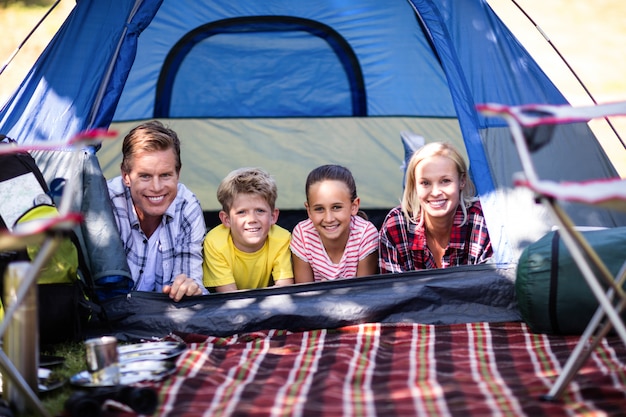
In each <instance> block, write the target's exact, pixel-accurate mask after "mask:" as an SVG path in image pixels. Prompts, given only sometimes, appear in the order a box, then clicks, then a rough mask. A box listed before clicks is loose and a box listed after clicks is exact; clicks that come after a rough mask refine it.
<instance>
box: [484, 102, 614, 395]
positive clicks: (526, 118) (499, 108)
mask: <svg viewBox="0 0 626 417" xmlns="http://www.w3.org/2000/svg"><path fill="white" fill-rule="evenodd" d="M478 110H479V111H480V112H481V113H483V114H485V115H487V116H494V117H502V118H504V119H505V120H506V122H507V124H508V126H509V129H510V131H511V134H512V137H513V141H514V143H515V147H516V149H517V152H518V154H519V157H520V161H521V164H522V169H523V173H522V174H521V175H520V174H516V175H515V177H514V184H515V185H516V186H523V187H527V188H528V189H530V190H531V191H533V193H534V194H535V198H536V200H537V201H538V202H540V203H541V204H543V205H544V207H546V208H547V210H548V212H550V213H551V214H552V217H553V218H554V220H555V223H556V225H557V226H558V228H559V232H560V233H561V236H562V239H563V242H564V243H565V245H566V247H567V248H568V250H569V251H570V254H571V256H572V258H573V259H574V261H575V262H576V265H577V267H578V268H579V270H580V271H581V273H582V275H583V277H584V279H585V281H586V282H587V284H588V285H589V288H590V289H591V291H592V293H593V295H594V296H595V298H596V299H597V301H598V304H599V306H598V309H597V310H596V312H595V313H594V315H593V317H592V318H591V320H590V321H589V323H588V325H587V327H586V328H585V330H584V331H583V333H582V335H581V337H580V340H579V342H578V343H577V345H576V347H575V348H574V350H573V351H572V353H571V354H570V356H569V358H568V360H567V362H566V364H565V366H564V367H563V370H562V372H561V373H560V374H559V376H558V377H557V379H556V381H555V382H554V384H553V385H552V387H551V388H550V390H549V392H548V393H547V394H546V395H544V397H543V398H544V399H546V400H555V399H557V398H559V397H560V396H561V394H562V393H563V391H564V389H565V388H566V386H567V385H568V384H569V383H570V382H571V381H572V379H573V378H574V377H575V375H576V374H577V373H578V371H579V370H580V368H581V367H582V366H583V364H584V363H585V362H586V361H587V359H588V358H589V356H590V354H591V353H592V352H593V351H594V350H595V348H596V347H597V346H598V344H599V343H600V341H601V340H602V339H603V338H604V337H605V336H606V335H607V334H608V333H609V331H610V330H611V329H615V331H616V333H617V334H618V335H619V337H620V338H621V339H622V341H623V342H624V344H625V345H626V326H625V325H624V322H623V320H622V318H621V317H620V313H621V311H622V310H623V309H624V307H625V306H626V294H625V292H624V290H623V289H622V286H623V284H624V282H625V281H626V262H624V264H623V266H622V267H621V269H620V270H619V272H618V273H617V274H616V275H613V273H612V272H611V271H609V269H608V268H607V266H606V265H605V263H604V262H603V261H602V259H601V258H600V257H599V256H598V253H597V252H596V251H595V250H594V248H593V247H591V245H590V244H589V243H588V242H587V240H586V239H585V237H584V236H583V234H582V233H581V232H580V231H579V230H578V229H577V227H576V225H575V224H574V222H573V221H572V220H571V217H570V216H569V215H568V214H567V213H566V211H565V210H564V208H563V207H562V205H561V203H562V202H577V203H584V204H587V205H591V206H597V207H604V208H609V209H616V210H621V211H626V180H623V179H621V178H611V179H603V180H591V181H585V182H582V183H572V182H556V181H548V180H541V179H540V178H539V176H538V175H537V171H536V169H535V166H534V164H533V159H532V150H531V147H530V143H529V139H528V138H526V137H525V135H524V128H529V127H530V128H532V127H537V126H540V125H548V124H565V123H575V122H589V121H590V120H592V119H594V118H605V117H609V116H623V115H626V102H620V103H610V104H601V105H596V106H581V107H573V106H568V105H562V106H557V105H524V106H505V105H499V104H483V105H479V106H478ZM602 284H604V285H605V286H603V285H602ZM605 288H608V289H605Z"/></svg>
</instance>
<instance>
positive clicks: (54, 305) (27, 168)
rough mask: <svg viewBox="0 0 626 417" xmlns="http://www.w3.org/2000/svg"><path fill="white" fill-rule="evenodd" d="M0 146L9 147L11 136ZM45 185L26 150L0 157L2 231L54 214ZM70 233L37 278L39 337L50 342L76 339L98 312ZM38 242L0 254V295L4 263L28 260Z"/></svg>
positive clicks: (44, 342) (78, 252)
mask: <svg viewBox="0 0 626 417" xmlns="http://www.w3.org/2000/svg"><path fill="white" fill-rule="evenodd" d="M0 139H4V140H3V143H0V146H11V143H14V141H13V140H12V139H8V140H7V139H6V138H0ZM53 200H54V199H53V198H52V196H51V193H50V191H49V188H48V185H47V183H46V181H45V179H44V176H43V174H42V172H41V171H40V170H39V168H38V166H37V164H36V162H35V160H34V158H33V157H32V156H31V155H30V154H29V153H27V152H20V153H14V154H7V155H0V231H2V232H4V233H6V232H10V231H12V230H13V228H14V227H15V226H16V225H18V224H20V223H23V222H27V221H31V220H36V219H46V218H50V217H53V216H56V215H58V211H57V208H56V206H55V204H54V201H53ZM79 248H80V245H79V244H78V241H77V237H76V235H75V233H74V232H71V231H70V232H68V233H67V234H66V235H65V236H64V239H63V240H62V242H61V244H60V245H59V248H58V249H57V250H56V251H55V253H54V254H53V256H52V258H51V259H50V260H49V261H48V263H47V264H46V265H45V266H44V267H43V268H42V270H41V271H40V273H39V275H38V278H37V284H38V285H37V288H38V304H39V305H38V309H39V340H40V343H41V344H53V343H59V342H63V341H70V340H72V341H77V340H80V339H81V336H82V332H83V329H84V328H85V326H86V325H87V323H88V321H89V320H90V319H91V318H92V316H93V315H94V314H98V313H99V312H100V310H101V309H100V307H99V303H98V299H97V297H96V295H95V293H94V292H93V285H91V278H90V277H89V276H88V268H86V267H84V258H83V256H82V254H81V253H80V249H79ZM39 249H40V245H33V244H30V245H27V246H26V247H25V248H24V249H20V250H14V251H4V252H0V273H1V274H2V275H1V278H2V279H0V290H1V291H0V294H1V295H2V296H3V297H4V273H5V270H6V266H7V265H8V263H10V262H13V261H24V260H26V261H32V260H33V259H35V257H36V256H37V253H38V251H39Z"/></svg>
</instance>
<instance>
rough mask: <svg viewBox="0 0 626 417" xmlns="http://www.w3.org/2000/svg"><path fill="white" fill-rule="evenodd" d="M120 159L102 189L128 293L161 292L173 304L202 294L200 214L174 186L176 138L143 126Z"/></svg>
mask: <svg viewBox="0 0 626 417" xmlns="http://www.w3.org/2000/svg"><path fill="white" fill-rule="evenodd" d="M122 155H123V159H122V164H121V169H122V175H121V176H119V177H116V178H112V179H110V180H109V181H108V182H107V185H108V188H109V197H110V198H111V202H112V204H113V211H114V214H115V219H116V222H117V227H118V230H119V232H120V236H121V238H122V241H123V244H124V249H125V252H126V256H127V261H128V266H129V268H130V270H131V275H132V278H133V281H134V288H133V289H134V290H137V291H161V292H163V293H165V294H168V295H169V297H170V298H171V299H173V300H174V301H179V300H181V299H182V297H183V296H192V295H201V294H207V293H208V291H207V290H206V288H205V287H204V285H203V284H202V240H203V238H204V234H205V231H206V226H205V223H204V215H203V213H202V208H201V207H200V203H199V202H198V199H197V198H196V196H195V195H194V194H193V193H192V192H191V191H190V190H189V189H187V187H185V186H184V185H183V184H181V183H179V182H178V180H179V176H180V169H181V166H182V163H181V160H180V141H179V139H178V135H177V134H176V132H174V131H173V130H171V129H169V128H167V127H165V126H164V125H163V124H162V123H161V122H159V121H156V120H155V121H150V122H146V123H144V124H141V125H139V126H137V127H135V128H134V129H133V130H131V131H130V132H129V133H128V135H126V137H125V138H124V142H123V144H122Z"/></svg>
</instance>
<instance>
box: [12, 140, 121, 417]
mask: <svg viewBox="0 0 626 417" xmlns="http://www.w3.org/2000/svg"><path fill="white" fill-rule="evenodd" d="M112 135H113V133H112V132H106V131H103V130H99V129H96V130H92V131H87V132H82V133H80V134H78V135H77V136H75V137H74V138H72V139H70V141H68V142H63V143H51V144H47V145H18V146H11V147H5V148H3V149H2V150H0V152H3V153H11V152H23V151H32V150H41V151H48V150H58V149H68V150H80V149H81V148H82V147H84V146H85V145H91V144H93V143H94V141H96V140H97V139H99V138H101V137H103V136H108V137H111V136H112ZM76 186H77V181H67V183H66V185H65V187H64V188H63V194H62V196H61V200H60V203H59V206H58V213H59V214H58V216H56V217H53V218H49V219H37V220H31V221H27V222H24V223H22V224H20V226H19V227H15V228H14V229H13V231H12V232H7V233H2V234H0V251H7V250H18V249H23V248H25V247H26V246H27V245H29V244H33V243H41V248H40V250H39V252H38V253H37V256H36V257H35V259H33V260H32V262H31V263H30V265H29V266H28V268H27V269H26V272H25V273H24V276H23V277H21V282H20V285H19V287H18V288H17V290H16V291H15V296H14V297H13V300H12V303H11V305H10V306H8V308H7V309H6V310H5V312H4V318H3V320H2V321H0V340H2V339H3V337H4V335H5V333H6V332H7V330H8V328H9V325H10V323H11V321H12V320H13V319H14V316H15V314H16V312H17V310H18V309H19V307H20V306H21V305H22V304H23V303H24V301H25V299H26V297H27V295H28V292H29V290H30V289H31V288H32V287H33V286H34V285H36V284H37V277H38V275H39V274H40V272H41V270H42V268H44V267H45V266H46V264H47V263H48V261H49V260H50V258H51V256H52V255H53V254H54V251H55V250H56V249H57V248H58V247H59V244H60V243H61V241H62V239H63V237H64V234H65V233H66V232H68V231H70V230H72V229H73V228H74V227H76V226H77V225H79V224H80V222H82V220H83V215H82V214H81V213H77V212H73V211H71V207H70V206H71V199H72V198H73V196H74V194H75V187H76ZM2 278H3V277H0V279H2ZM27 330H29V331H33V332H36V331H38V329H27ZM34 339H36V338H34ZM0 369H1V370H2V373H3V374H5V375H6V376H7V377H8V378H9V379H10V381H11V383H13V384H14V386H15V388H16V389H17V390H19V391H20V392H21V394H22V395H23V396H24V400H25V401H26V402H28V404H29V405H30V407H31V408H32V410H33V411H36V412H37V413H38V415H40V416H43V417H48V416H50V414H49V413H48V412H47V411H46V409H45V408H44V407H43V405H42V403H41V401H40V400H39V398H38V396H37V394H36V392H35V390H34V389H33V388H32V387H31V386H30V385H29V383H28V382H27V381H26V380H25V378H24V377H23V376H22V375H21V374H20V371H19V369H17V367H16V366H15V364H14V363H13V362H12V361H11V358H9V357H8V355H7V354H6V353H5V352H4V350H3V349H0ZM3 389H6V387H3Z"/></svg>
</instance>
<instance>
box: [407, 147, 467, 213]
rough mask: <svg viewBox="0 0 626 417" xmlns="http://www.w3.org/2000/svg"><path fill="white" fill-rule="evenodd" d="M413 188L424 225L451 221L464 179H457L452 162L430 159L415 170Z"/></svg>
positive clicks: (443, 159)
mask: <svg viewBox="0 0 626 417" xmlns="http://www.w3.org/2000/svg"><path fill="white" fill-rule="evenodd" d="M415 187H416V191H417V198H418V200H419V202H420V205H421V207H422V215H423V216H424V220H425V221H426V222H428V221H430V220H434V219H436V218H440V219H441V218H449V219H450V221H452V218H453V217H454V213H455V212H456V208H457V206H458V205H459V201H460V198H461V197H460V194H461V190H463V188H464V187H465V177H464V176H463V177H461V176H460V175H459V173H458V171H457V167H456V164H455V163H454V161H453V160H452V159H450V158H446V157H444V156H431V157H428V158H426V159H424V160H423V161H421V162H420V163H419V164H417V166H416V167H415Z"/></svg>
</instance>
